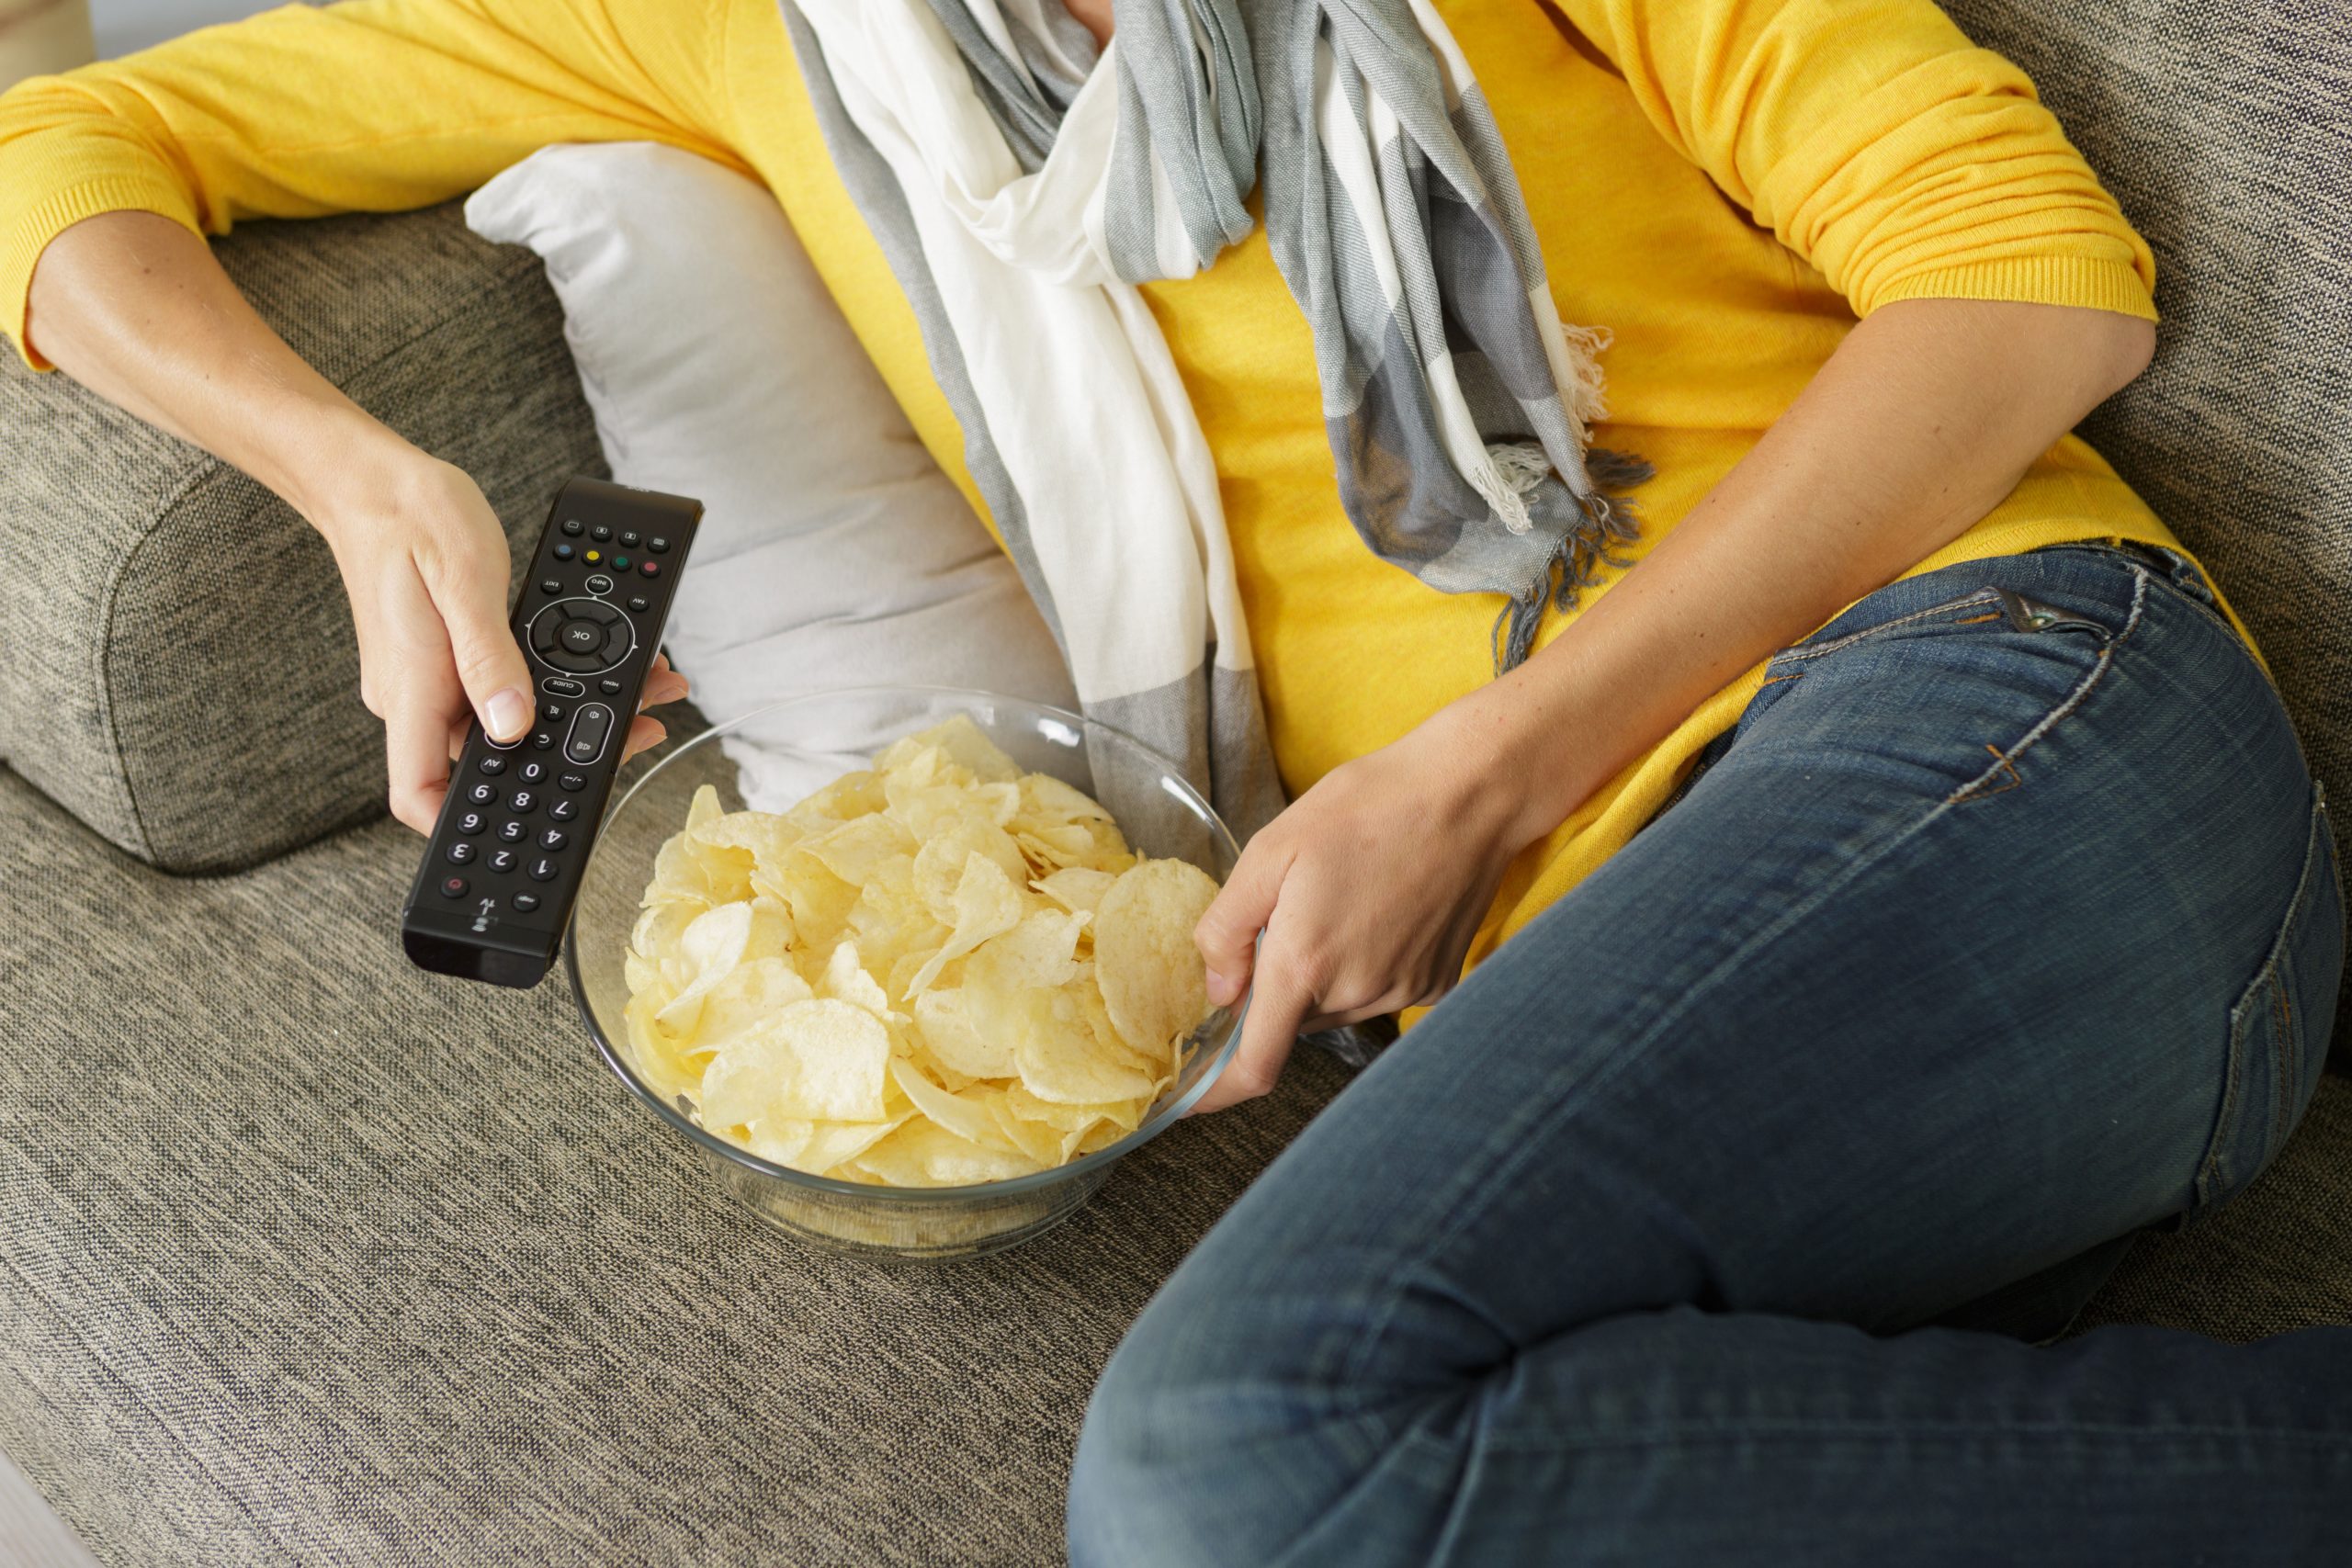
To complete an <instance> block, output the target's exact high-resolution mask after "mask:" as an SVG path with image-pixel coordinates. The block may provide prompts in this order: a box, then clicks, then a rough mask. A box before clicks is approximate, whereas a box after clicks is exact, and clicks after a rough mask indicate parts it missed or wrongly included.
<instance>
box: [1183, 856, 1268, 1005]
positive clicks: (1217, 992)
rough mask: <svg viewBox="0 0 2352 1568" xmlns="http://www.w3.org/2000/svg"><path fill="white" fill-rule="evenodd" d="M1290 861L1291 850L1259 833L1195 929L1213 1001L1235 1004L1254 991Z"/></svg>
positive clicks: (1210, 997) (1194, 940)
mask: <svg viewBox="0 0 2352 1568" xmlns="http://www.w3.org/2000/svg"><path fill="white" fill-rule="evenodd" d="M1290 860H1291V857H1290V854H1289V852H1287V851H1285V850H1283V849H1281V848H1279V847H1277V846H1276V845H1274V844H1273V843H1272V842H1271V841H1270V840H1268V838H1267V836H1266V835H1265V834H1264V833H1261V834H1259V835H1258V837H1257V838H1255V839H1253V840H1250V847H1249V848H1248V849H1246V850H1244V851H1242V852H1241V859H1240V861H1239V862H1238V863H1236V864H1235V866H1234V868H1233V874H1232V875H1231V876H1229V877H1227V878H1226V883H1225V886H1224V887H1223V888H1222V889H1220V890H1219V891H1218V893H1217V896H1216V899H1215V900H1214V901H1212V902H1211V903H1210V905H1209V907H1208V908H1207V909H1206V910H1204V911H1203V913H1202V915H1201V919H1200V923H1199V924H1197V925H1195V926H1194V927H1193V946H1195V947H1197V948H1199V949H1200V950H1201V960H1202V962H1203V963H1204V964H1206V965H1207V967H1208V989H1209V1000H1210V1001H1212V1002H1214V1003H1216V1005H1217V1006H1218V1007H1230V1006H1232V1005H1233V1002H1234V999H1235V998H1238V997H1239V996H1240V995H1241V993H1242V992H1243V991H1245V990H1247V989H1249V987H1250V970H1251V969H1252V967H1253V966H1254V965H1255V962H1256V958H1257V952H1258V933H1259V931H1261V930H1263V929H1264V928H1265V924H1266V921H1267V919H1269V918H1270V917H1271V916H1272V914H1273V912H1274V899H1275V897H1276V896H1277V895H1278V894H1280V893H1281V891H1282V886H1283V874H1285V873H1286V872H1288V871H1289V869H1290Z"/></svg>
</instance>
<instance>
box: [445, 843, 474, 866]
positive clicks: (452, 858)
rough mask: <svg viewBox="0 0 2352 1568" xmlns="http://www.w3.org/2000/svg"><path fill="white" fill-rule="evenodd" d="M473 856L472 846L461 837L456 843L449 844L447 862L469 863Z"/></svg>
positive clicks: (455, 863) (453, 863)
mask: <svg viewBox="0 0 2352 1568" xmlns="http://www.w3.org/2000/svg"><path fill="white" fill-rule="evenodd" d="M473 858H474V847H473V846H472V845H471V844H469V843H468V842H466V841H465V840H463V839H460V840H458V841H457V842H456V843H454V844H451V845H450V846H449V863H450V864H451V865H470V864H472V863H473Z"/></svg>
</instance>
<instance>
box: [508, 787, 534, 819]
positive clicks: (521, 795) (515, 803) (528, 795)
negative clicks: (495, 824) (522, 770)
mask: <svg viewBox="0 0 2352 1568" xmlns="http://www.w3.org/2000/svg"><path fill="white" fill-rule="evenodd" d="M538 803H539V797H538V796H537V795H534V794H533V793H532V792H531V791H529V790H527V789H518V790H516V791H515V793H514V794H513V795H509V796H507V797H506V809H507V810H509V811H512V812H513V813H515V816H517V817H527V816H529V815H530V811H531V807H534V806H537V804H538Z"/></svg>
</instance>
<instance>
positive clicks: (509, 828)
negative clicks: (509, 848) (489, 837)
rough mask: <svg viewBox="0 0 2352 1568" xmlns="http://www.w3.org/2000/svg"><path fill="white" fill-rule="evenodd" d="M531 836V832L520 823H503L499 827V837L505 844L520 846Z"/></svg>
mask: <svg viewBox="0 0 2352 1568" xmlns="http://www.w3.org/2000/svg"><path fill="white" fill-rule="evenodd" d="M530 836H531V830H530V829H528V828H526V827H524V826H523V824H521V823H520V822H502V823H500V824H499V825H498V837H499V838H500V840H502V841H503V842H505V843H509V844H519V843H521V842H522V841H523V840H526V839H527V838H529V837H530Z"/></svg>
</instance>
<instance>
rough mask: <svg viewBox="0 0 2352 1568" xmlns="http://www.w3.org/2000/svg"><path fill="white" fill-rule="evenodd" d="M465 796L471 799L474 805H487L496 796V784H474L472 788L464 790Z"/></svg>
mask: <svg viewBox="0 0 2352 1568" xmlns="http://www.w3.org/2000/svg"><path fill="white" fill-rule="evenodd" d="M466 798H467V799H468V800H470V801H472V802H473V803H474V804H475V805H476V806H488V805H489V804H490V803H491V802H492V801H493V800H496V799H497V798H498V786H497V785H496V784H476V785H474V786H473V788H471V789H469V790H468V791H466Z"/></svg>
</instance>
